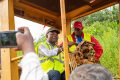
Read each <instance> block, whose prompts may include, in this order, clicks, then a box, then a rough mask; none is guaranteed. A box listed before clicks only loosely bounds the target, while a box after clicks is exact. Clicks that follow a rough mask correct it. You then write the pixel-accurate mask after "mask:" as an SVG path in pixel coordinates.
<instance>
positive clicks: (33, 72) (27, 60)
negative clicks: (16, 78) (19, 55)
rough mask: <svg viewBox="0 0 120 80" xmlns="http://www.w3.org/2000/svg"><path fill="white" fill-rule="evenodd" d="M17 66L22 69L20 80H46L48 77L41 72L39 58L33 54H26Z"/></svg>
mask: <svg viewBox="0 0 120 80" xmlns="http://www.w3.org/2000/svg"><path fill="white" fill-rule="evenodd" d="M19 66H20V67H21V69H22V73H21V75H20V80H48V75H47V74H46V73H44V72H43V70H42V68H41V67H40V62H39V58H38V56H37V55H36V54H35V53H34V52H30V53H27V54H26V55H25V56H24V57H23V59H22V60H21V62H20V63H19Z"/></svg>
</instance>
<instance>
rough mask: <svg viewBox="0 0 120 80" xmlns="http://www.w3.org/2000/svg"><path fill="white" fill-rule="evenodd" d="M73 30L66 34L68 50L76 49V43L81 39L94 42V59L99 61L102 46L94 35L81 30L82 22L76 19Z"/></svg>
mask: <svg viewBox="0 0 120 80" xmlns="http://www.w3.org/2000/svg"><path fill="white" fill-rule="evenodd" d="M73 28H74V32H73V33H72V34H71V35H68V41H69V43H68V45H69V51H70V52H74V51H75V49H76V44H79V43H80V42H81V41H83V40H84V41H89V42H93V43H95V46H94V50H95V59H96V61H99V58H100V57H101V55H102V53H103V49H102V46H101V45H100V43H99V42H98V40H97V39H95V37H93V36H91V35H90V34H87V33H84V32H83V29H84V27H83V25H82V22H79V21H76V22H75V23H74V24H73Z"/></svg>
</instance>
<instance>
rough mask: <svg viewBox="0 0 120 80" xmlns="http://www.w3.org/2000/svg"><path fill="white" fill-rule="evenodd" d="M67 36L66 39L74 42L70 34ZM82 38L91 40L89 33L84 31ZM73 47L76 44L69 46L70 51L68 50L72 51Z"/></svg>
mask: <svg viewBox="0 0 120 80" xmlns="http://www.w3.org/2000/svg"><path fill="white" fill-rule="evenodd" d="M67 38H68V41H70V42H74V41H73V38H72V36H71V35H68V37H67ZM83 40H84V41H90V42H91V36H90V34H86V33H84V39H83ZM75 49H76V45H73V46H71V47H69V51H70V52H74V51H75Z"/></svg>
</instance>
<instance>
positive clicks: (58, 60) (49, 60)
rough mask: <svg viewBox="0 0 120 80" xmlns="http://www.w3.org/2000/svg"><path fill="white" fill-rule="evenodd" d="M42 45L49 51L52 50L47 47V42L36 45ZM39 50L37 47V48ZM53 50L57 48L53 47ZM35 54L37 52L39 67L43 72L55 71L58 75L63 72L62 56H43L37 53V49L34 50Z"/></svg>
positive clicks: (61, 54)
mask: <svg viewBox="0 0 120 80" xmlns="http://www.w3.org/2000/svg"><path fill="white" fill-rule="evenodd" d="M40 45H44V46H45V47H46V48H48V49H49V50H52V47H51V46H50V45H49V43H48V42H46V41H45V42H42V43H41V44H39V45H37V46H40ZM37 48H39V47H37ZM54 48H57V46H54ZM35 50H36V52H38V55H39V59H40V62H41V67H42V69H43V70H44V71H45V72H48V71H50V70H57V71H59V72H60V73H62V72H63V71H64V58H63V57H64V54H63V53H60V54H58V55H56V56H43V55H41V54H40V53H39V51H38V49H35Z"/></svg>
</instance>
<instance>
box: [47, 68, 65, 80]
mask: <svg viewBox="0 0 120 80" xmlns="http://www.w3.org/2000/svg"><path fill="white" fill-rule="evenodd" d="M48 77H49V80H65V72H63V73H62V74H60V72H59V71H56V70H50V71H49V72H48Z"/></svg>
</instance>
